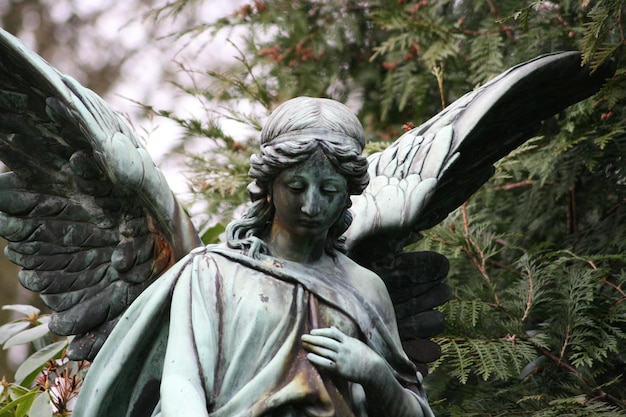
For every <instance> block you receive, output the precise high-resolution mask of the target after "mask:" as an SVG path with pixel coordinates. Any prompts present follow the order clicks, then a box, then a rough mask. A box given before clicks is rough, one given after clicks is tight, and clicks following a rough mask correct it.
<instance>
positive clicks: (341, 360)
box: [302, 327, 386, 385]
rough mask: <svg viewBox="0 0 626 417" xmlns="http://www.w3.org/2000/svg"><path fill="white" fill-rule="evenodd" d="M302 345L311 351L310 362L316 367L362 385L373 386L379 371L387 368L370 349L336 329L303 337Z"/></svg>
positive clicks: (315, 331) (313, 331)
mask: <svg viewBox="0 0 626 417" xmlns="http://www.w3.org/2000/svg"><path fill="white" fill-rule="evenodd" d="M302 345H303V347H304V348H305V349H306V350H308V351H309V354H308V355H307V358H308V359H309V361H311V363H313V364H314V365H315V366H317V367H319V368H322V369H324V370H327V371H330V372H334V373H337V374H339V375H340V376H342V377H343V378H345V379H347V380H349V381H353V382H358V383H360V384H365V385H366V384H367V383H369V382H371V381H370V380H371V379H372V378H374V377H375V376H376V375H378V374H379V373H378V371H379V370H380V369H382V368H385V367H386V365H385V363H384V361H383V359H382V358H381V357H380V356H379V355H378V354H377V353H376V352H374V351H373V350H372V349H371V348H370V347H369V346H367V345H366V344H365V343H363V342H361V341H360V340H358V339H355V338H353V337H350V336H348V335H346V334H344V333H343V332H341V331H340V330H339V329H337V328H336V327H330V328H325V329H314V330H311V334H305V335H303V336H302Z"/></svg>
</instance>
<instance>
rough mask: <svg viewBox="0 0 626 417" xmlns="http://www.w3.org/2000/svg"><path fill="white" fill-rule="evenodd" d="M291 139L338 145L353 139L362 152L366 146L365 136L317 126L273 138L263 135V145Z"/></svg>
mask: <svg viewBox="0 0 626 417" xmlns="http://www.w3.org/2000/svg"><path fill="white" fill-rule="evenodd" d="M290 140H298V141H303V140H319V141H325V142H330V143H333V144H338V145H343V144H345V143H347V142H348V141H352V142H354V143H356V144H357V145H358V146H359V152H361V151H362V150H363V148H364V147H365V138H364V137H361V138H355V137H352V136H350V135H346V134H345V133H343V132H337V131H335V130H328V129H316V128H309V129H300V130H292V131H290V132H285V133H282V134H280V135H278V136H276V137H275V138H273V139H271V140H267V138H263V137H261V146H269V145H275V144H277V143H282V142H287V141H290Z"/></svg>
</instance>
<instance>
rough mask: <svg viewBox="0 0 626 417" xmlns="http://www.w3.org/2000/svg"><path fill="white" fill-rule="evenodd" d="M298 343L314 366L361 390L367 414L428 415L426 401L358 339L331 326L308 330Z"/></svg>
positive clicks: (402, 416)
mask: <svg viewBox="0 0 626 417" xmlns="http://www.w3.org/2000/svg"><path fill="white" fill-rule="evenodd" d="M302 342H303V346H304V347H305V349H307V350H308V351H309V354H308V356H307V357H308V359H309V360H310V361H311V363H313V364H314V365H315V366H317V367H318V368H321V369H324V370H326V371H328V372H332V373H336V374H338V375H340V376H341V377H343V378H345V379H347V380H349V381H352V382H356V383H358V384H360V385H361V386H362V387H363V389H364V391H365V397H366V400H367V409H368V411H369V414H370V415H372V416H386V415H393V416H398V417H425V416H430V415H432V411H431V410H430V407H429V406H428V403H427V401H426V399H425V398H422V397H421V396H420V395H419V394H417V393H415V392H413V391H412V390H410V389H409V388H405V387H403V386H402V385H401V384H400V382H398V380H397V379H396V377H395V376H394V374H393V372H392V370H391V369H390V367H389V365H388V364H387V362H386V361H385V360H384V359H383V358H382V357H381V356H380V355H378V354H377V353H376V352H374V351H373V350H372V349H371V348H370V347H369V346H367V345H366V344H365V343H363V342H361V341H360V340H358V339H355V338H353V337H350V336H348V335H346V334H344V333H343V332H341V331H340V330H339V329H337V328H335V327H331V328H325V329H314V330H312V331H311V334H308V335H303V336H302ZM415 388H416V390H419V387H415Z"/></svg>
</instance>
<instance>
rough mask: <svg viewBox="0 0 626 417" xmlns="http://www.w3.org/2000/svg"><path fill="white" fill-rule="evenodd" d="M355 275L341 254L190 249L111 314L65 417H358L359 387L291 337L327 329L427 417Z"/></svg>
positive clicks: (409, 369)
mask: <svg viewBox="0 0 626 417" xmlns="http://www.w3.org/2000/svg"><path fill="white" fill-rule="evenodd" d="M358 275H363V276H366V277H367V276H369V277H371V276H375V275H374V274H373V273H372V272H370V271H367V270H365V269H363V268H361V267H360V266H358V265H356V264H355V263H354V262H353V261H351V260H350V259H349V258H347V257H345V256H344V255H342V254H338V255H337V257H336V258H335V266H333V268H331V270H330V271H328V270H319V269H317V268H310V267H306V266H304V265H301V264H297V263H292V262H288V261H283V260H279V259H276V258H271V257H263V258H262V259H261V260H255V259H252V258H250V257H248V256H245V255H242V254H240V253H238V252H237V251H234V250H230V249H227V248H225V247H223V246H212V247H207V248H199V249H196V250H194V251H192V253H190V254H189V255H188V256H187V257H185V258H183V259H182V260H181V261H179V262H178V263H177V264H176V265H175V266H173V267H172V268H171V269H170V270H169V271H167V272H166V273H165V274H164V275H163V276H162V277H160V278H159V279H158V280H157V281H156V282H155V283H154V284H152V285H151V286H150V287H149V288H148V289H147V290H146V291H144V293H143V294H142V295H141V296H140V297H139V298H138V299H137V300H136V301H135V302H134V303H133V304H132V305H131V306H130V308H129V309H128V311H127V312H126V313H125V315H124V316H123V317H122V318H121V320H120V322H119V323H118V324H117V325H116V327H115V329H114V330H113V332H112V333H111V335H110V336H109V338H108V339H107V341H106V343H105V345H104V346H103V348H102V350H101V351H100V353H99V354H98V356H97V357H96V359H95V361H94V363H93V364H92V366H91V368H90V370H89V372H88V375H87V378H86V380H85V383H84V386H83V388H82V390H81V393H80V395H79V399H78V402H77V404H76V407H75V411H74V413H75V414H74V415H76V416H77V417H104V416H107V417H109V416H112V417H151V416H154V417H156V416H159V417H173V416H179V415H181V416H182V415H184V416H192V417H200V416H211V417H234V416H251V417H252V416H264V417H270V416H272V417H290V416H302V415H307V416H320V417H321V416H329V417H330V416H336V417H364V416H368V412H367V407H366V399H365V394H364V391H363V388H362V387H361V386H360V385H359V384H357V383H353V382H349V381H345V380H343V379H341V378H339V377H337V376H334V375H330V374H328V373H325V372H323V371H319V370H318V369H317V368H315V366H313V365H312V364H311V363H310V362H309V361H308V360H307V359H306V351H305V350H304V349H303V348H302V345H301V342H300V336H301V335H302V334H305V333H308V332H309V331H310V330H311V329H312V328H316V327H329V326H335V327H337V328H338V329H339V330H341V331H343V332H344V333H346V334H347V335H349V336H352V337H356V338H359V339H361V340H362V341H363V342H365V343H367V344H368V345H369V346H370V348H372V349H373V350H374V351H375V352H376V353H378V354H379V355H380V356H381V357H382V358H384V359H385V361H386V363H387V365H388V366H389V368H390V370H391V371H392V372H393V375H394V376H395V377H396V379H397V380H398V381H399V382H400V383H401V384H402V385H403V386H404V387H405V388H406V389H407V390H409V391H410V392H411V395H414V396H415V398H416V400H417V402H418V403H419V405H420V406H421V408H422V412H423V414H424V415H426V416H430V415H432V412H431V411H430V408H429V406H428V403H427V401H426V399H425V396H424V394H423V390H422V389H421V385H420V382H419V381H418V380H417V376H416V372H415V368H414V366H413V364H412V363H411V362H410V361H409V360H408V358H407V357H406V355H405V354H404V352H403V351H402V348H401V345H400V341H399V338H398V334H397V329H396V324H395V318H394V316H393V310H392V306H391V303H390V301H389V299H388V295H387V294H386V292H385V293H384V294H380V297H375V299H374V300H371V299H370V298H371V297H370V298H368V297H366V296H364V295H362V293H361V292H360V291H358V290H357V289H356V288H355V285H354V278H356V279H358V278H359V276H358ZM348 277H350V278H353V279H347V278H348ZM363 284H364V286H365V287H367V285H368V284H367V283H366V282H364V283H363ZM381 284H382V283H381Z"/></svg>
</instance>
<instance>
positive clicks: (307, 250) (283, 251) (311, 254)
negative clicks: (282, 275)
mask: <svg viewBox="0 0 626 417" xmlns="http://www.w3.org/2000/svg"><path fill="white" fill-rule="evenodd" d="M326 236H327V233H323V234H320V235H318V236H307V237H302V236H296V235H293V234H291V233H289V232H288V231H286V230H285V229H282V228H278V227H274V225H272V228H271V229H270V233H269V236H268V237H267V239H265V240H266V242H265V243H266V245H267V247H268V249H269V251H270V254H271V255H272V256H274V257H277V258H281V259H285V260H288V261H291V262H298V263H302V264H307V265H314V264H318V263H319V262H321V261H323V260H324V259H325V258H327V257H329V256H328V255H327V254H326V252H325V250H324V249H325V245H326Z"/></svg>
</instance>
